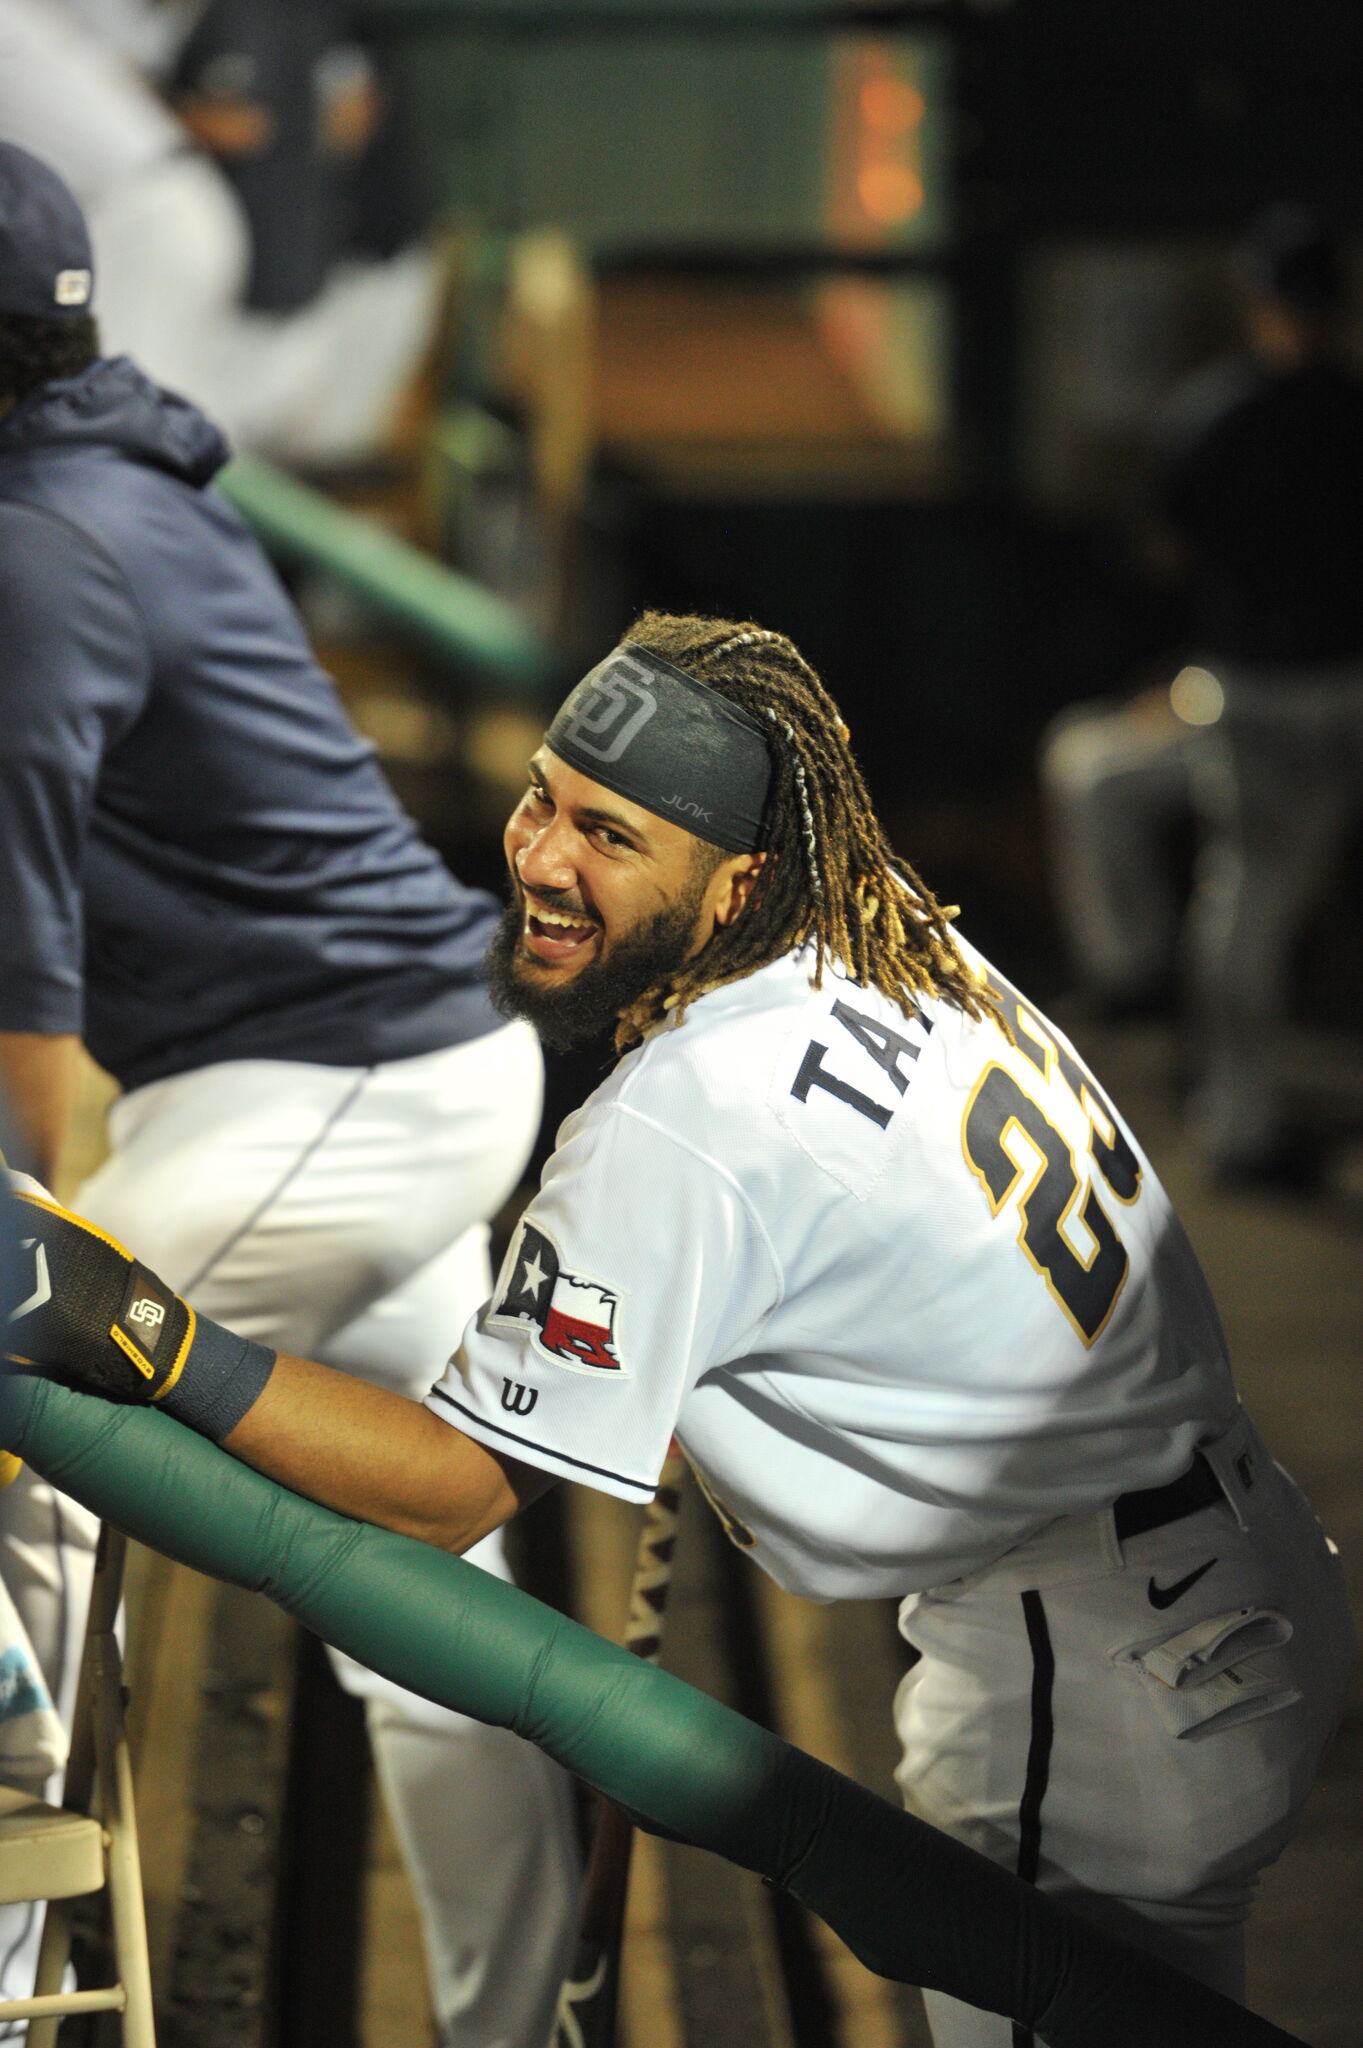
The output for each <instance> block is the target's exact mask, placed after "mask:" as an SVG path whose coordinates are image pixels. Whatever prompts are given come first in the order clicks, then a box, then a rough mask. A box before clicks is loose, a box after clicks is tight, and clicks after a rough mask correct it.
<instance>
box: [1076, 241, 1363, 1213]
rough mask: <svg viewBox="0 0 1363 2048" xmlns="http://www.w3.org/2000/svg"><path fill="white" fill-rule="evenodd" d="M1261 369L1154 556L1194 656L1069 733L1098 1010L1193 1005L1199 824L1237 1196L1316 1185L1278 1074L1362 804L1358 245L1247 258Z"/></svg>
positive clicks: (1170, 423) (1203, 1128)
mask: <svg viewBox="0 0 1363 2048" xmlns="http://www.w3.org/2000/svg"><path fill="white" fill-rule="evenodd" d="M1239 267H1240V273H1241V280H1242V285H1243V289H1244V294H1245V318H1246V327H1247V341H1248V348H1247V350H1246V352H1245V353H1244V354H1243V355H1241V356H1238V357H1236V358H1235V359H1233V360H1232V361H1230V362H1221V363H1217V364H1214V365H1212V366H1211V367H1210V368H1209V369H1207V370H1204V371H1202V372H1200V373H1199V374H1198V375H1196V376H1195V377H1193V378H1192V379H1190V380H1189V382H1188V383H1187V384H1186V385H1185V386H1184V387H1183V389H1182V390H1181V391H1180V392H1179V393H1178V394H1176V396H1175V399H1174V401H1173V403H1172V404H1171V406H1170V409H1169V412H1168V415H1167V418H1166V421H1165V422H1164V432H1163V439H1164V443H1165V457H1164V463H1163V472H1162V477H1161V481H1160V485H1159V490H1158V494H1157V499H1156V508H1155V509H1156V515H1157V520H1158V525H1157V528H1156V531H1155V535H1154V545H1153V550H1152V552H1153V555H1154V559H1155V561H1156V564H1157V566H1158V567H1159V568H1160V569H1161V570H1162V572H1163V573H1164V574H1166V575H1174V576H1177V577H1180V578H1182V579H1184V580H1185V581H1186V585H1187V590H1188V596H1189V600H1190V604H1191V607H1192V618H1193V625H1192V636H1193V637H1192V643H1191V655H1192V658H1191V660H1190V661H1189V662H1188V664H1187V665H1185V666H1184V667H1183V668H1182V669H1180V671H1179V673H1178V675H1177V676H1176V677H1175V679H1174V683H1173V685H1172V687H1171V688H1165V687H1163V686H1160V687H1156V688H1153V689H1150V690H1147V691H1144V692H1142V693H1141V694H1140V695H1138V696H1137V697H1135V698H1133V699H1131V700H1130V701H1128V702H1127V703H1125V704H1117V705H1110V704H1102V705H1082V706H1078V707H1076V708H1075V709H1074V710H1073V711H1070V712H1066V713H1065V714H1063V715H1062V717H1061V718H1060V719H1059V720H1057V721H1056V723H1055V725H1054V726H1053V727H1052V729H1051V731H1050V733H1049V735H1048V736H1047V739H1046V741H1045V743H1044V745H1043V749H1042V759H1041V774H1042V783H1043V788H1044V791H1045V794H1046V797H1047V801H1048V808H1049V811H1050V815H1051V821H1052V836H1053V841H1054V847H1055V856H1056V893H1057V899H1058V902H1059V906H1060V909H1061V913H1062V917H1063V919H1064V922H1065V925H1066V930H1067V936H1068V938H1069V942H1070V948H1071V952H1072V954H1073V957H1074V959H1075V963H1076V966H1077V968H1078V970H1079V973H1080V977H1081V982H1082V984H1083V988H1084V990H1085V992H1086V994H1087V995H1088V997H1089V998H1090V999H1091V1001H1092V1004H1093V1007H1094V1008H1095V1009H1096V1011H1097V1012H1098V1014H1100V1015H1102V1016H1105V1017H1108V1018H1116V1019H1122V1018H1130V1017H1138V1016H1144V1015H1150V1014H1161V1013H1164V1012H1166V1011H1168V1010H1170V1009H1172V1008H1173V1007H1174V1006H1175V1003H1176V1000H1177V981H1178V976H1177V972H1176V961H1177V955H1178V952H1179V929H1180V924H1181V922H1182V910H1183V905H1182V901H1181V895H1180V890H1179V884H1178V877H1177V872H1176V863H1175V862H1174V861H1172V860H1171V858H1170V851H1169V849H1170V842H1171V840H1172V839H1173V838H1174V837H1176V836H1177V834H1178V832H1179V830H1180V828H1183V829H1187V827H1188V825H1189V823H1190V821H1191V822H1192V824H1193V826H1194V828H1195V831H1196V835H1197V839H1198V855H1197V877H1196V884H1195V887H1194V891H1193V899H1192V904H1191V908H1190V911H1189V914H1188V918H1187V921H1186V926H1185V928H1184V940H1183V945H1184V951H1185V955H1186V970H1185V972H1186V981H1187V985H1188V994H1189V997H1190V1001H1191V1006H1192V1022H1193V1024H1194V1026H1195V1029H1196V1042H1195V1047H1194V1048H1193V1051H1194V1058H1195V1063H1196V1067H1197V1072H1198V1079H1197V1082H1196V1086H1195V1089H1194V1130H1195V1135H1196V1137H1197V1140H1198V1143H1199V1145H1200V1147H1201V1149H1202V1152H1203V1155H1204V1157H1205V1159H1206V1162H1207V1164H1208V1166H1209V1167H1210V1168H1211V1170H1212V1171H1213V1172H1214V1173H1215V1174H1216V1175H1217V1176H1219V1177H1221V1178H1224V1179H1227V1180H1248V1181H1267V1182H1271V1183H1275V1184H1291V1183H1296V1182H1300V1181H1302V1180H1303V1179H1308V1178H1309V1177H1310V1175H1311V1173H1312V1172H1313V1170H1314V1167H1315V1165H1316V1159H1315V1155H1314V1151H1313V1148H1312V1147H1311V1145H1310V1144H1309V1143H1308V1142H1307V1141H1306V1139H1305V1138H1304V1136H1303V1134H1302V1133H1301V1132H1299V1131H1297V1130H1295V1129H1294V1128H1293V1126H1292V1124H1291V1122H1290V1120H1289V1116H1288V1111H1287V1106H1286V1103H1285V1100H1284V1096H1283V1091H1282V1089H1281V1087H1280V1085H1279V1083H1278V1081H1277V1078H1276V1071H1275V1069H1276V1055H1277V1051H1278V1046H1279V1041H1280V1036H1281V1030H1282V1025H1283V1023H1284V1021H1285V1017H1286V1012H1287V1007H1288V999H1289V996H1290V990H1291V954H1292V945H1293V941H1294V939H1295V937H1296V935H1297V932H1298V930H1299V927H1300V924H1301V921H1302V918H1303V916H1304V915H1305V913H1306V911H1307V910H1308V909H1309V907H1310V905H1311V903H1312V901H1313V900H1314V899H1315V897H1316V896H1317V894H1318V892H1319V889H1320V887H1321V885H1322V882H1323V881H1324V879H1325V877H1326V875H1327V874H1328V870H1329V866H1330V862H1331V859H1332V857H1333V856H1334V855H1335V853H1336V852H1337V851H1338V849H1339V847H1340V844H1341V841H1342V840H1343V837H1344V835H1345V833H1346V831H1347V829H1348V827H1349V823H1350V820H1351V818H1352V817H1353V815H1354V814H1355V812H1356V810H1357V807H1358V802H1359V798H1360V795H1363V576H1360V574H1359V570H1358V560H1359V550H1360V546H1361V545H1363V381H1360V379H1359V378H1358V377H1357V376H1356V375H1355V374H1354V372H1353V371H1352V370H1351V369H1350V367H1349V365H1348V363H1347V361H1346V357H1345V321H1346V314H1347V290H1346V278H1345V271H1344V264H1343V259H1342V256H1341V252H1340V250H1339V248H1338V246H1337V244H1336V243H1335V242H1334V241H1333V240H1332V239H1331V238H1330V237H1329V236H1328V235H1327V234H1326V233H1325V232H1324V231H1323V229H1322V228H1321V227H1320V225H1319V223H1318V222H1317V221H1316V220H1315V219H1314V218H1313V217H1312V216H1311V215H1310V214H1308V213H1307V212H1305V211H1304V210H1303V209H1299V208H1293V207H1278V208H1274V209H1272V210H1271V211H1270V212H1269V213H1267V214H1265V215H1264V216H1263V217H1262V218H1261V219H1260V220H1259V221H1258V222H1257V223H1256V224H1255V225H1254V227H1253V228H1252V230H1251V232H1250V234H1249V236H1248V237H1247V239H1246V241H1245V243H1244V245H1243V247H1242V249H1241V251H1240V254H1239Z"/></svg>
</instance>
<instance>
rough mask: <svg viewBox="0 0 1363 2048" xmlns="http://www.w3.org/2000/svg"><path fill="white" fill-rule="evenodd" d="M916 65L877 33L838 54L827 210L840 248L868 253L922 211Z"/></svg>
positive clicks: (922, 110) (921, 106)
mask: <svg viewBox="0 0 1363 2048" xmlns="http://www.w3.org/2000/svg"><path fill="white" fill-rule="evenodd" d="M913 61H914V60H913V57H912V55H911V54H910V53H909V52H907V51H906V50H905V49H904V47H903V45H902V44H900V45H897V44H896V43H895V42H893V41H891V40H890V39H888V38H886V37H880V36H873V37H864V36H858V37H856V38H855V39H853V38H849V39H848V40H847V41H846V42H845V43H843V44H842V46H841V48H840V49H839V50H838V52H837V57H836V68H835V71H834V80H833V107H832V113H833V122H832V132H831V136H830V152H829V155H830V162H829V170H830V202H831V203H830V208H829V213H830V225H831V227H832V230H833V235H834V239H835V240H836V241H838V242H840V243H841V244H842V245H843V246H844V247H850V248H867V247H871V248H873V247H875V246H876V244H877V243H880V242H883V241H884V240H885V239H886V238H887V237H889V236H892V235H894V234H895V233H896V231H897V230H902V229H903V228H904V227H905V226H906V224H907V223H908V222H909V221H911V220H912V219H913V218H914V216H915V214H918V213H920V212H921V211H922V209H923V205H924V202H925V199H926V194H925V191H924V182H923V151H922V143H923V135H922V131H923V123H924V119H925V116H926V114H927V107H926V104H925V101H924V96H923V94H922V92H921V91H920V90H919V87H918V85H917V84H916V83H915V82H914V79H913V77H912V75H911V68H912V66H913Z"/></svg>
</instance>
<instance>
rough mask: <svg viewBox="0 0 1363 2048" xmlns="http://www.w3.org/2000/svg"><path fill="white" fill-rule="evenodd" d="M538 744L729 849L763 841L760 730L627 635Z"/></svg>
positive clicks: (765, 758) (767, 760) (764, 779)
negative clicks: (547, 747)
mask: <svg viewBox="0 0 1363 2048" xmlns="http://www.w3.org/2000/svg"><path fill="white" fill-rule="evenodd" d="M544 737H545V741H546V744H547V745H548V746H550V747H551V748H552V749H553V751H554V752H555V753H556V754H557V755H558V757H559V759H560V761H566V762H567V763H568V766H569V767H570V768H577V769H580V770H581V772H582V773H583V774H584V775H590V776H591V778H592V780H593V781H594V782H600V783H604V785H605V787H606V788H607V789H613V790H614V791H615V793H616V795H617V796H623V797H628V798H629V800H630V802H631V803H636V804H642V805H643V807H644V809H645V810H646V811H652V812H653V814H654V816H655V817H659V818H669V819H671V821H672V822H673V824H675V825H684V826H685V827H686V829H687V831H688V832H694V833H695V835H696V837H697V839H706V840H708V841H709V842H710V844H711V845H712V846H722V847H723V848H724V849H725V851H726V852H728V853H753V852H755V851H756V850H757V848H758V847H759V846H760V845H761V844H762V821H763V812H764V810H765V808H766V802H767V790H768V787H769V785H770V783H771V755H770V754H769V753H768V751H767V739H766V734H765V733H764V732H763V730H762V727H761V726H760V725H759V724H758V722H757V720H756V719H755V718H750V717H749V716H748V714H747V712H746V711H740V709H739V708H738V706H737V705H736V704H731V703H730V702H729V701H728V699H727V698H726V697H721V696H720V694H719V692H718V691H717V690H711V689H709V688H707V686H706V685H705V684H704V683H701V682H697V680H696V678H695V677H694V676H689V675H687V674H686V672H685V671H684V670H683V669H679V668H674V667H673V666H672V663H671V662H670V661H664V660H663V658H662V656H661V655H660V654H655V653H654V652H653V650H652V648H651V647H639V646H637V645H636V644H635V643H634V642H633V641H632V640H626V641H625V643H624V644H623V646H620V647H617V648H616V650H615V652H614V653H613V654H608V655H607V656H606V659H605V660H604V661H603V662H601V663H600V664H599V665H598V666H597V667H596V668H594V669H593V670H592V671H591V673H590V675H587V676H584V677H583V679H582V681H581V682H580V683H579V684H578V686H577V688H576V689H575V690H574V691H573V692H572V695H571V696H570V697H569V698H568V699H567V701H566V702H565V703H564V704H563V705H562V706H561V707H560V709H559V711H558V713H557V715H556V716H555V718H554V722H553V724H552V725H551V726H550V727H549V730H548V732H547V733H546V734H545V736H544Z"/></svg>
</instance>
